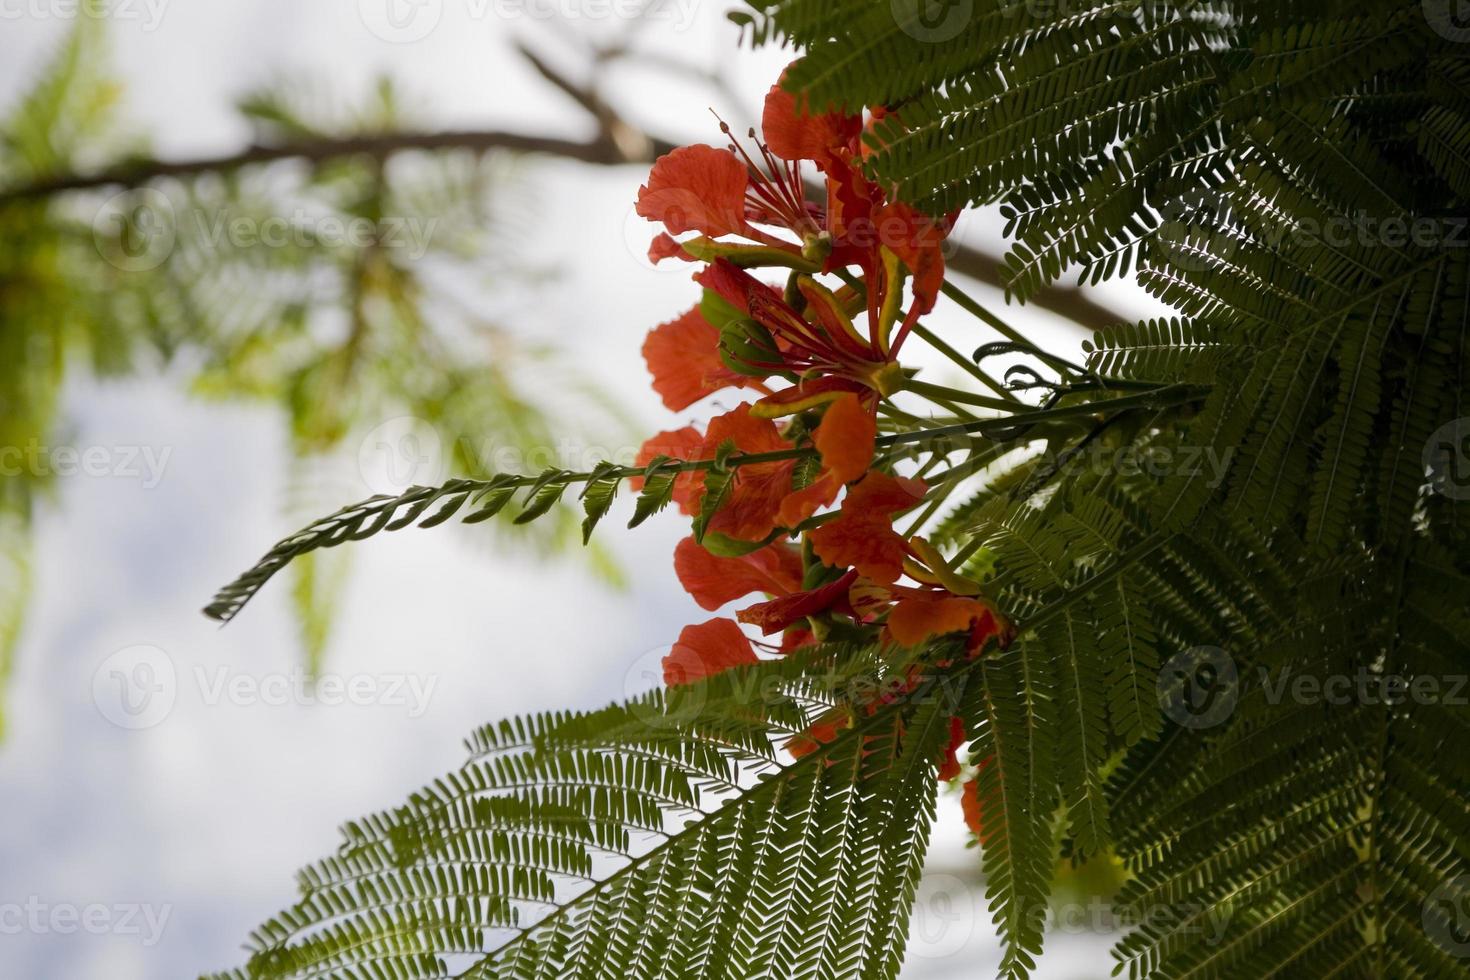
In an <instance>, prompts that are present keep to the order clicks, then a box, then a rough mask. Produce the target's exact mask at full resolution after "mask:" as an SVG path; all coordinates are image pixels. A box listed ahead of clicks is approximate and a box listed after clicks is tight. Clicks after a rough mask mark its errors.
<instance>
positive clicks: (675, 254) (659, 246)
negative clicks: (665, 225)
mask: <svg viewBox="0 0 1470 980" xmlns="http://www.w3.org/2000/svg"><path fill="white" fill-rule="evenodd" d="M664 259H680V260H682V261H684V262H693V261H694V256H692V255H690V254H689V253H688V252H686V251H684V246H683V245H680V244H679V243H678V242H677V241H675V240H674V238H673V236H672V235H670V234H669V233H668V232H659V233H658V234H657V235H656V236H654V239H653V241H652V242H651V243H650V244H649V246H648V261H650V262H652V263H653V264H654V265H658V264H659V263H660V262H662V261H663V260H664Z"/></svg>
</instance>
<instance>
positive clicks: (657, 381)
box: [638, 85, 1004, 779]
mask: <svg viewBox="0 0 1470 980" xmlns="http://www.w3.org/2000/svg"><path fill="white" fill-rule="evenodd" d="M886 114H887V113H885V112H884V111H883V110H881V109H879V110H873V111H872V113H871V114H870V120H871V119H876V118H881V117H882V116H884V115H886ZM722 130H723V132H724V134H725V136H726V137H727V138H729V140H730V142H729V145H728V146H726V147H712V146H703V145H696V146H687V147H682V148H680V149H677V150H674V151H673V152H671V153H669V154H667V155H666V156H664V157H662V158H661V159H659V160H658V162H657V163H655V164H654V167H653V171H652V173H651V174H650V175H649V178H648V182H647V184H646V185H645V186H644V187H643V188H642V189H641V190H640V193H639V197H638V213H639V214H640V215H642V216H643V217H645V218H647V219H649V220H650V221H654V222H657V223H659V224H661V225H662V226H663V228H664V231H663V232H662V233H660V234H658V236H657V237H656V238H655V239H654V241H653V245H652V247H651V249H650V253H649V254H650V257H651V258H652V259H653V260H655V261H684V262H689V263H691V264H692V265H693V266H695V270H696V271H695V272H694V274H693V278H694V280H695V282H697V283H698V284H699V285H700V286H702V287H703V290H704V292H703V299H702V301H701V302H700V303H699V304H698V305H696V306H695V307H694V308H693V309H690V310H689V311H688V312H686V313H684V314H683V315H681V316H678V317H676V318H674V319H672V320H670V321H669V322H667V323H664V324H661V325H660V326H658V327H656V328H654V330H653V331H652V332H651V333H650V334H649V335H648V339H647V341H646V343H645V344H644V346H643V354H644V358H645V360H646V361H647V363H648V368H649V371H650V372H651V373H652V375H653V387H654V389H655V391H657V393H658V394H659V396H660V397H661V398H662V400H663V402H664V404H665V405H666V406H667V407H668V408H669V409H670V410H672V411H676V412H679V411H683V410H685V409H687V408H689V407H690V406H691V405H693V404H695V403H696V402H699V401H701V400H702V399H704V398H706V397H707V396H709V395H711V394H713V393H715V392H718V391H722V390H726V389H730V388H740V389H746V390H747V391H748V392H749V393H750V394H752V395H754V396H755V397H754V398H753V400H751V401H748V402H745V403H742V404H740V405H739V406H738V407H736V408H734V409H733V410H731V411H728V412H726V413H724V414H722V415H719V416H717V417H715V418H714V419H712V420H711V421H710V422H709V423H708V425H707V426H706V427H705V428H704V431H703V432H701V431H700V430H699V429H697V428H694V427H686V428H682V429H677V430H674V431H668V432H661V433H659V434H658V435H656V436H654V437H653V438H652V439H650V440H649V441H648V442H647V443H646V444H645V445H644V447H643V452H642V454H641V456H640V460H639V465H640V466H648V465H650V464H653V463H655V462H656V461H658V460H661V459H665V458H667V459H672V460H733V461H734V462H735V463H738V465H730V466H728V467H727V468H726V467H719V468H713V469H703V470H701V469H687V470H684V471H683V472H681V473H680V474H679V476H678V478H677V482H676V484H675V486H674V493H673V500H674V502H675V503H677V504H678V506H679V507H680V508H681V509H682V510H683V511H684V513H686V514H688V515H691V516H693V517H694V518H695V530H696V534H695V536H691V537H689V538H686V539H685V540H684V541H682V542H681V543H680V544H679V546H678V549H677V551H676V553H675V556H674V565H675V569H676V571H677V573H678V576H679V580H680V582H681V583H682V584H683V586H684V588H685V589H686V590H688V592H689V593H690V595H691V596H693V598H694V599H695V601H697V602H698V603H699V604H700V605H701V606H703V607H704V608H705V609H708V610H711V611H714V610H717V609H719V608H721V607H723V606H725V605H726V604H728V603H731V602H735V601H736V600H742V599H746V598H748V597H752V596H757V597H760V598H759V601H754V602H753V604H751V605H748V606H746V607H745V608H743V609H741V610H740V611H739V613H738V619H739V623H737V622H736V621H735V620H731V619H727V618H716V619H711V620H709V621H707V622H704V623H700V624H697V625H691V626H688V627H686V628H685V629H684V631H683V632H682V633H681V635H680V636H679V640H678V642H677V643H676V644H674V647H673V649H672V651H671V652H670V654H669V655H668V657H667V658H666V659H665V661H664V676H665V680H666V681H667V683H668V684H670V685H680V684H688V683H691V682H693V681H696V680H699V679H701V678H706V677H709V676H711V675H713V674H716V673H719V672H721V671H724V670H727V669H730V668H732V667H737V666H741V665H747V664H754V663H757V662H758V661H759V659H760V657H759V656H758V654H757V652H756V647H757V646H758V645H759V646H760V647H762V648H763V649H764V650H765V651H766V652H767V653H768V655H784V654H788V653H790V652H791V651H793V650H796V649H799V648H801V647H803V646H806V645H808V644H812V643H816V642H820V641H822V640H824V639H826V638H828V637H831V636H834V635H840V636H850V635H854V634H855V633H864V632H865V633H869V634H871V635H872V636H873V637H874V639H875V640H877V641H878V642H881V643H882V644H884V645H885V648H908V649H913V648H917V647H920V646H921V645H923V644H926V643H928V642H929V641H931V640H933V639H934V638H936V637H940V636H945V635H949V634H957V635H959V636H962V637H963V638H964V642H963V647H964V649H965V650H966V651H967V652H968V654H969V655H971V656H973V655H976V654H978V652H979V651H980V650H981V649H982V648H983V647H984V645H985V644H986V643H987V642H988V641H989V640H991V639H1003V634H1004V627H1003V624H1002V621H1001V619H1000V617H999V616H998V615H997V613H996V612H995V611H994V610H993V608H992V607H991V606H990V605H989V604H988V603H987V602H986V601H985V600H984V599H983V598H982V597H981V590H980V587H979V585H978V584H977V583H975V582H973V581H970V580H968V579H966V578H964V577H963V576H961V575H960V574H958V573H957V572H956V571H955V570H954V569H952V568H951V567H950V565H949V564H948V563H947V562H946V560H945V558H944V556H943V555H941V554H940V552H939V550H938V549H937V548H935V547H933V546H932V545H931V544H929V542H927V541H926V540H925V539H924V538H922V537H918V536H915V535H908V536H906V535H905V534H902V533H900V532H899V531H898V530H896V529H895V527H894V523H895V521H896V520H897V519H898V518H899V517H900V516H901V515H903V514H905V513H907V512H909V511H912V510H914V509H915V508H916V507H918V506H919V505H921V504H923V503H924V502H925V499H926V492H927V488H926V486H925V484H924V483H923V482H922V481H921V480H918V479H914V478H909V477H905V476H902V475H898V474H896V473H894V472H891V470H890V468H888V467H886V466H884V465H881V464H879V463H877V462H876V461H875V446H876V444H877V440H878V432H879V427H880V426H879V419H880V417H881V415H882V411H883V408H884V406H885V404H886V403H887V402H888V401H889V400H890V399H891V398H892V396H894V395H895V394H896V393H898V392H900V391H902V390H904V388H905V386H906V383H907V381H908V378H909V375H908V374H907V373H906V372H905V370H904V369H903V368H902V367H901V366H900V363H899V360H898V356H899V353H900V351H901V349H902V348H903V345H904V342H905V340H906V338H907V337H908V336H910V334H911V331H912V329H913V327H914V326H915V325H916V323H917V322H918V320H919V318H920V317H922V316H923V315H925V314H926V313H928V312H929V311H930V310H931V309H932V308H933V307H934V304H935V301H936V298H937V296H938V293H939V289H940V286H941V285H942V283H943V279H944V257H943V252H942V245H943V243H944V240H945V237H946V235H947V234H948V233H949V231H950V228H951V226H952V224H953V217H952V216H951V217H950V218H944V219H933V218H930V217H928V216H926V215H924V214H922V213H920V212H918V211H916V210H914V209H913V208H911V207H909V206H908V205H906V204H904V203H902V202H900V201H897V200H895V199H893V196H892V195H891V194H890V193H889V192H887V191H886V190H885V189H884V188H883V187H882V186H880V185H879V184H878V183H876V182H874V181H873V180H871V179H869V177H868V176H867V175H866V174H865V172H864V168H863V152H864V150H863V147H864V136H865V130H869V131H870V130H871V122H868V123H865V120H864V118H863V117H862V116H861V115H850V114H844V113H840V112H811V111H807V109H806V108H805V107H803V106H800V105H799V104H798V103H797V101H796V99H795V97H794V96H792V95H791V94H790V93H788V92H786V91H785V90H783V89H782V88H781V87H780V86H779V85H778V86H775V87H773V88H772V89H771V91H770V93H769V95H768V96H767V98H766V103H765V111H764V115H763V119H762V130H763V135H764V139H763V140H762V139H761V138H760V137H757V135H756V133H755V132H754V131H751V133H750V134H749V139H750V141H751V142H752V143H753V146H754V149H753V150H750V149H747V148H746V147H745V145H743V143H742V142H741V141H740V140H738V139H736V138H734V137H733V134H732V133H731V131H730V128H729V127H728V126H726V125H723V124H722ZM869 138H871V136H870V137H869ZM808 166H811V167H813V168H815V170H816V172H817V175H818V178H817V179H819V181H820V186H822V187H823V188H824V190H825V200H824V201H816V202H814V201H812V200H810V199H809V194H808V190H807V183H806V177H805V175H804V170H805V169H806V168H807V167H808ZM675 236H684V237H682V238H675ZM772 272H777V273H779V274H780V275H782V276H784V278H785V282H784V283H779V284H772V283H771V282H768V281H766V279H764V278H759V277H758V276H757V274H756V273H762V274H764V275H766V276H770V274H771V273H772ZM797 450H805V452H796V451H797ZM839 501H840V503H839ZM834 506H835V507H836V509H835V510H834V509H832V508H833V507H834ZM740 623H744V624H747V625H748V626H752V627H755V628H756V629H757V630H758V631H759V632H760V633H761V634H763V635H764V637H766V638H767V640H766V641H763V642H761V643H759V644H756V643H753V642H752V641H751V639H750V638H749V637H748V636H747V634H746V632H745V630H743V629H742V628H741V626H740ZM866 707H868V708H869V709H873V708H875V707H876V705H870V706H866ZM853 720H854V718H853V711H851V710H849V711H844V712H840V713H836V714H834V715H833V716H831V717H829V718H824V719H822V720H820V721H819V722H818V723H817V724H816V725H814V726H813V727H812V728H811V729H810V730H809V731H808V732H806V733H805V734H804V735H803V736H801V737H799V738H797V739H795V740H793V741H792V742H791V744H790V745H788V749H789V750H790V751H791V752H793V753H794V754H796V755H802V754H805V753H806V752H810V751H812V750H813V748H815V746H816V744H817V743H820V742H823V741H827V740H830V739H831V738H834V737H836V734H837V732H838V731H839V730H840V729H841V728H842V727H844V726H845V725H850V724H852V723H853ZM952 727H953V731H952V736H953V737H952V744H951V745H950V747H949V749H948V751H947V752H946V753H945V758H944V759H942V760H940V761H939V763H938V765H939V770H940V776H941V777H942V778H945V779H953V778H956V777H957V776H958V775H959V774H960V772H961V767H960V765H959V763H958V760H957V758H956V753H957V751H958V749H959V747H960V746H961V745H962V744H963V743H964V742H965V740H966V735H965V731H964V728H963V725H962V724H961V723H960V721H959V720H958V719H956V720H955V721H954V723H953V726H952Z"/></svg>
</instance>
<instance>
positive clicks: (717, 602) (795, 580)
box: [674, 538, 802, 612]
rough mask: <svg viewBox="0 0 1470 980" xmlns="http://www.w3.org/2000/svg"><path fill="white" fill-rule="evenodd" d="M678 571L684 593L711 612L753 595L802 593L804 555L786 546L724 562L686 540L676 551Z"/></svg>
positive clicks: (766, 549) (762, 550)
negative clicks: (762, 593)
mask: <svg viewBox="0 0 1470 980" xmlns="http://www.w3.org/2000/svg"><path fill="white" fill-rule="evenodd" d="M674 571H675V573H677V574H678V576H679V582H680V583H681V584H682V585H683V586H684V591H686V592H688V593H689V594H690V595H691V596H693V597H694V601H695V602H697V603H699V604H700V605H701V606H703V607H704V608H705V609H708V610H710V611H711V612H713V611H714V610H716V609H718V608H720V607H721V606H723V605H725V604H726V603H728V602H733V601H734V600H736V599H740V598H743V597H744V596H748V595H750V594H751V593H752V592H764V593H767V594H769V595H788V594H790V593H792V592H797V591H799V590H800V589H801V571H802V569H801V554H800V553H799V552H798V551H797V550H796V549H795V548H794V547H792V546H791V545H789V544H787V543H785V542H776V543H775V544H771V545H767V546H766V547H764V548H761V549H759V550H757V551H752V552H751V553H750V554H748V555H741V556H740V557H739V558H721V557H719V556H718V555H712V554H710V553H709V551H708V550H706V549H705V547H704V546H703V545H701V544H700V543H699V542H697V541H695V540H694V539H693V538H685V539H684V540H683V541H680V542H679V546H678V547H677V548H675V549H674Z"/></svg>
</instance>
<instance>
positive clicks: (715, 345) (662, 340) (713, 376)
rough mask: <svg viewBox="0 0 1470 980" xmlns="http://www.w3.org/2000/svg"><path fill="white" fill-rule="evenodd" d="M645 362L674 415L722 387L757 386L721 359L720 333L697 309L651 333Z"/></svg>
mask: <svg viewBox="0 0 1470 980" xmlns="http://www.w3.org/2000/svg"><path fill="white" fill-rule="evenodd" d="M643 360H644V361H645V362H646V363H647V364H648V372H649V373H650V374H652V375H653V390H654V391H656V392H658V394H659V397H660V398H662V399H663V402H664V405H666V406H667V407H668V409H669V411H671V412H682V411H683V410H684V409H686V408H688V407H689V406H690V405H693V404H694V403H695V402H697V401H699V400H700V399H701V398H704V397H705V396H706V395H710V394H713V393H714V392H716V391H719V390H721V389H722V388H743V387H745V386H747V385H751V384H755V383H757V382H756V381H755V379H753V378H748V377H746V376H744V375H741V374H736V373H735V372H734V371H731V370H730V369H729V368H727V367H726V366H725V365H724V362H722V361H721V360H720V332H719V331H718V330H716V329H715V328H714V327H713V326H711V325H710V323H709V321H707V320H706V319H705V318H704V316H703V314H701V313H700V312H699V307H697V306H696V307H695V308H694V309H692V310H689V311H688V312H686V313H684V314H683V315H682V316H680V317H678V318H677V319H674V320H670V321H668V322H667V323H661V324H659V325H658V326H657V327H654V328H653V329H652V330H651V331H649V333H648V339H647V340H645V341H644V342H643Z"/></svg>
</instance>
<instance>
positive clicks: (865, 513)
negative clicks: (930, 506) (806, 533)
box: [811, 470, 924, 585]
mask: <svg viewBox="0 0 1470 980" xmlns="http://www.w3.org/2000/svg"><path fill="white" fill-rule="evenodd" d="M923 499H924V484H923V482H922V481H920V480H910V479H906V478H904V477H893V476H889V475H888V474H886V473H881V472H878V471H876V470H875V471H873V472H870V473H869V474H868V475H867V476H865V477H863V478H862V480H861V481H860V482H858V483H857V484H855V485H854V486H853V487H852V488H851V489H850V490H849V491H848V492H847V498H846V499H845V500H843V502H842V512H841V514H840V515H839V516H838V517H837V519H836V520H834V521H832V522H831V523H829V524H824V525H822V526H821V527H819V528H817V529H816V530H814V531H812V532H811V542H812V547H813V548H814V549H815V550H816V552H817V554H818V555H819V556H820V557H821V559H822V561H824V562H826V563H827V564H828V565H832V566H834V567H837V568H845V567H848V566H851V567H853V568H856V569H857V570H858V571H859V572H861V573H862V574H863V576H864V577H866V578H870V579H872V580H873V581H874V582H878V583H880V584H884V585H889V584H892V583H893V582H896V581H898V578H899V576H901V575H902V574H903V560H904V559H905V558H906V557H908V554H909V545H908V542H907V541H905V540H904V539H903V537H902V536H900V535H899V534H898V533H897V532H896V531H894V530H893V515H894V514H896V513H898V512H900V511H904V510H908V509H909V508H911V507H913V506H915V505H916V504H918V503H919V502H920V501H922V500H923Z"/></svg>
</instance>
